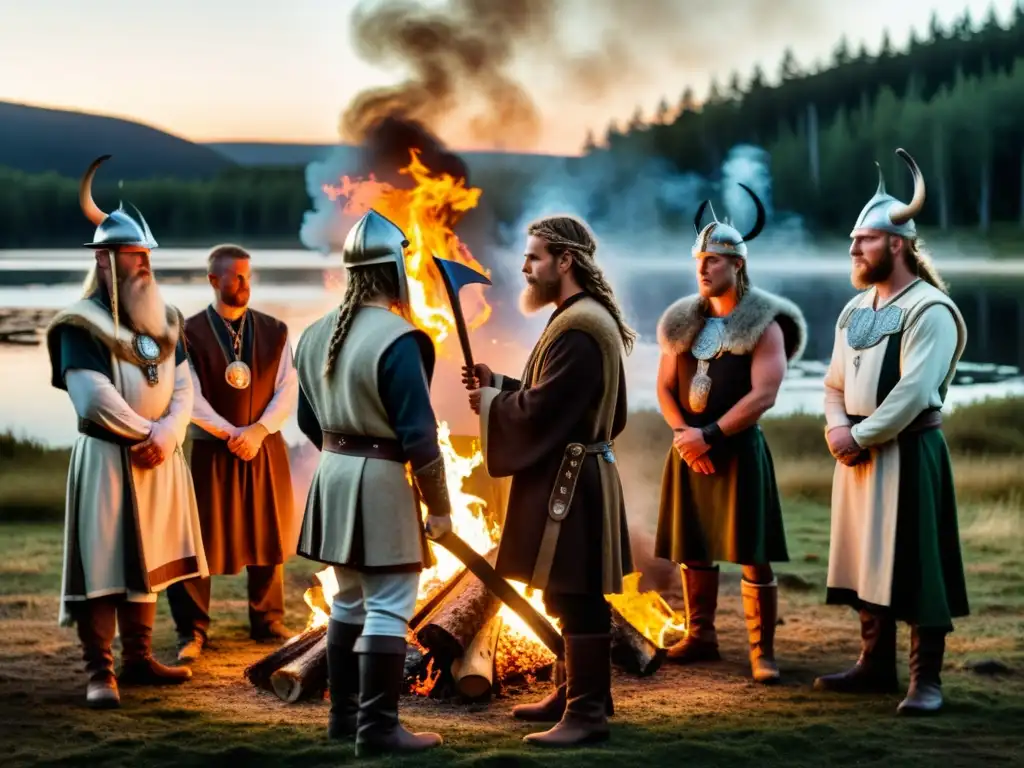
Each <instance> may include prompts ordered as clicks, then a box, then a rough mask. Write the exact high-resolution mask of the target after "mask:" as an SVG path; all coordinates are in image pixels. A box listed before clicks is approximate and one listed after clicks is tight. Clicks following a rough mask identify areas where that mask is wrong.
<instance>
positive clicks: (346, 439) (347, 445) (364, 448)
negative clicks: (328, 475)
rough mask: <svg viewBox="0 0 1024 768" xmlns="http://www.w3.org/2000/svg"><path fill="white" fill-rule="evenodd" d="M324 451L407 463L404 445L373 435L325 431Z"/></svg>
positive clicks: (389, 438) (391, 439) (392, 439)
mask: <svg viewBox="0 0 1024 768" xmlns="http://www.w3.org/2000/svg"><path fill="white" fill-rule="evenodd" d="M323 450H325V451H327V452H328V453H340V454H343V455H345V456H362V457H364V458H367V459H383V460H384V461H397V462H398V463H399V464H404V463H405V462H406V458H405V453H404V452H403V451H402V444H401V443H400V442H398V441H397V440H395V439H394V438H391V437H373V436H372V435H348V434H345V433H343V432H332V431H330V430H326V429H325V430H323Z"/></svg>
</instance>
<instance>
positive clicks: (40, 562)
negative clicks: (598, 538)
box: [0, 401, 1024, 768]
mask: <svg viewBox="0 0 1024 768" xmlns="http://www.w3.org/2000/svg"><path fill="white" fill-rule="evenodd" d="M765 432H766V434H767V435H768V440H769V443H770V445H771V448H772V451H773V453H774V455H775V460H776V466H777V469H778V473H779V478H780V483H781V485H782V487H783V491H784V495H785V521H786V528H787V534H788V537H789V545H790V553H791V558H792V559H791V562H789V563H784V564H778V566H777V572H778V573H779V575H780V583H781V585H782V586H781V615H782V619H783V623H782V625H781V626H779V628H778V634H777V642H776V649H777V655H778V658H779V663H780V666H781V669H782V672H783V675H784V682H783V684H781V685H779V686H776V687H774V688H765V687H762V686H758V685H755V684H754V683H752V682H751V681H750V680H749V669H748V666H747V661H746V648H745V640H746V636H745V630H744V627H743V620H742V614H741V606H740V598H739V582H738V574H737V572H736V569H735V568H733V567H729V566H726V567H725V568H724V574H723V582H722V595H721V600H720V604H719V607H720V620H719V631H720V635H721V640H722V644H723V656H724V659H723V661H722V662H719V663H716V664H704V665H697V666H694V667H685V668H683V667H677V666H669V665H666V666H663V667H662V668H661V669H660V670H659V671H658V672H657V673H656V674H655V675H653V676H652V677H649V678H644V679H638V678H635V677H632V676H629V675H626V674H622V673H618V672H617V673H616V677H615V680H614V694H615V699H616V715H615V717H614V718H613V721H612V724H613V734H612V741H611V742H610V743H608V744H606V745H603V746H601V747H597V748H592V749H586V750H582V749H577V750H569V751H565V752H551V751H539V750H538V749H536V748H528V747H527V746H526V745H524V744H523V743H522V741H521V737H522V736H523V735H524V734H526V733H529V732H531V731H532V730H535V729H536V728H535V727H531V726H529V725H527V724H521V723H519V722H518V721H515V720H513V719H512V718H511V716H510V710H511V707H512V706H513V705H514V704H516V703H520V702H522V701H525V700H530V699H532V698H535V697H539V696H543V695H544V694H545V693H546V691H547V685H546V684H538V685H537V686H535V687H534V689H533V690H531V691H524V692H510V693H509V694H508V695H504V696H501V697H498V698H496V699H495V700H494V701H492V702H491V703H490V704H487V705H473V706H464V705H460V704H457V703H440V702H436V701H431V700H426V699H421V698H411V697H410V698H407V699H405V700H403V719H404V721H405V722H406V723H407V724H408V725H409V726H410V727H412V728H417V729H421V730H422V729H430V730H435V731H438V732H440V733H442V734H443V735H444V737H445V739H446V743H445V746H443V747H442V748H440V749H438V750H434V751H432V752H429V753H426V754H422V755H416V756H409V757H406V758H387V759H379V760H376V761H359V760H357V759H356V758H355V757H354V752H353V750H352V747H351V746H348V745H337V744H331V743H329V742H328V741H327V740H326V738H325V728H326V718H327V704H326V703H325V702H314V703H306V704H299V705H285V704H283V703H281V702H279V701H278V700H277V699H275V698H273V697H272V696H270V695H269V694H265V693H262V692H259V691H256V690H255V689H253V688H251V687H250V686H249V685H248V684H247V683H246V682H245V680H244V679H243V677H242V670H243V669H244V667H245V666H246V664H248V663H250V662H251V661H253V660H255V659H257V658H259V657H260V656H262V655H264V654H265V653H267V651H268V650H269V648H268V647H267V646H260V645H256V644H254V643H252V642H250V641H249V640H248V633H247V627H246V623H245V622H246V618H245V617H246V603H245V584H244V577H223V578H221V579H218V580H217V581H216V582H215V585H214V603H213V609H214V626H213V630H212V631H213V636H212V638H211V640H212V646H211V647H210V649H209V650H208V652H207V654H206V655H204V657H203V658H202V659H201V660H200V661H199V662H198V663H197V664H196V665H195V678H194V679H193V680H192V681H191V682H190V683H188V684H186V685H185V686H182V687H180V688H176V689H172V690H164V691H154V690H144V689H143V690H125V691H123V692H122V701H123V705H122V708H121V709H120V710H116V711H112V712H104V713H97V712H92V711H90V710H87V709H86V708H85V707H84V706H83V705H82V702H83V698H84V683H85V678H84V674H83V673H82V672H81V662H80V660H79V650H78V645H77V642H76V638H75V635H74V632H73V630H63V629H60V628H58V627H57V626H56V615H57V601H58V597H57V590H58V586H59V582H60V564H61V548H62V526H61V524H60V522H59V521H60V519H61V515H62V512H63V492H64V477H65V467H66V462H67V455H66V453H64V452H49V451H46V450H44V449H42V448H41V447H39V446H32V445H30V444H26V443H24V442H19V441H15V440H13V439H10V438H8V439H6V440H4V439H0V509H2V510H3V517H4V518H5V519H6V520H7V521H8V522H7V523H6V524H4V525H2V526H0V722H2V723H3V727H2V731H0V733H2V735H0V754H2V755H3V758H0V764H2V765H4V766H27V765H33V766H36V765H48V766H79V765H81V766H85V765H98V766H99V765H101V766H122V765H132V766H136V765H144V766H176V767H179V768H183V767H185V766H199V765H210V766H212V765H216V764H219V763H226V764H227V765H230V766H250V765H252V766H256V765H259V766H264V765H266V766H277V765H280V766H295V768H300V767H301V768H307V767H311V766H335V765H361V764H367V765H368V764H371V763H373V764H379V765H409V766H412V765H415V766H418V767H422V768H428V767H429V766H441V765H456V766H534V765H536V766H541V765H544V766H547V765H551V766H559V765H587V766H588V767H593V768H597V766H616V767H618V766H627V765H644V766H653V765H687V766H734V765H735V766H750V765H771V766H783V765H785V766H807V767H808V768H809V767H810V766H815V767H817V766H821V765H827V764H829V763H832V764H837V765H859V766H891V765H898V766H928V767H929V768H933V766H934V765H935V764H936V763H939V762H941V764H942V765H943V767H944V768H950V767H951V766H975V765H989V764H991V765H1021V764H1022V763H1024V746H1022V744H1024V739H1022V738H1021V736H1020V734H1021V732H1022V723H1024V675H1022V674H1021V673H1022V672H1024V502H1022V501H1021V499H1022V498H1024V497H1022V495H1021V494H1022V491H1024V477H1022V476H1024V473H1022V472H1021V469H1020V468H1021V467H1022V466H1024V462H1022V461H1021V460H1022V458H1024V403H1022V402H1020V401H998V402H992V403H985V404H980V405H977V406H972V407H969V408H964V409H961V410H958V411H957V412H955V413H954V414H953V415H952V417H951V418H950V419H949V420H948V422H947V429H946V434H947V438H948V440H949V443H950V446H951V450H952V451H953V453H954V466H955V471H956V474H957V479H958V482H959V491H960V500H961V519H960V532H961V540H962V542H963V549H964V556H965V561H966V568H967V580H968V589H969V596H970V600H971V611H972V613H971V616H970V617H968V618H966V619H963V620H961V621H959V622H958V623H957V629H956V632H955V633H954V634H952V635H951V636H950V637H949V640H948V646H947V648H948V649H947V654H946V661H945V668H944V671H943V679H944V691H945V694H946V698H947V708H946V711H945V712H944V714H943V715H942V716H941V717H939V718H934V719H903V718H897V717H896V716H895V707H896V704H897V703H898V702H899V699H900V696H868V697H853V698H846V697H842V696H839V695H825V694H819V693H816V692H814V691H813V690H812V687H811V684H812V682H813V679H814V677H815V676H816V675H818V674H821V673H823V672H830V671H836V670H839V669H842V668H844V667H845V666H846V665H848V664H850V663H851V662H852V661H853V660H854V659H855V658H856V654H857V652H858V648H859V635H858V625H857V622H856V619H855V617H854V615H853V613H852V612H851V611H849V610H846V609H841V608H830V607H826V606H824V605H823V598H824V583H825V574H826V568H827V561H828V533H829V512H828V509H827V494H828V488H829V482H830V478H831V467H832V465H831V462H830V461H829V459H828V455H827V453H826V452H825V450H824V447H823V442H822V429H821V423H820V420H818V419H816V418H812V417H792V418H786V419H778V420H769V421H767V422H766V423H765ZM667 444H668V438H667V432H666V430H665V428H664V425H663V424H661V423H660V421H659V419H658V418H657V416H656V415H653V414H638V415H637V416H636V417H635V418H633V419H632V420H631V424H630V427H629V429H628V431H627V433H626V434H625V435H623V437H622V439H620V441H619V444H618V454H619V456H620V467H621V471H622V476H623V483H624V485H625V490H626V494H627V505H628V512H629V516H630V519H631V522H632V524H633V530H634V540H633V547H634V552H635V554H636V555H637V560H638V563H639V565H640V567H641V568H642V570H643V571H644V573H645V575H646V577H647V578H646V579H645V581H647V582H649V583H650V584H653V585H656V586H658V587H659V588H660V589H661V590H662V591H663V593H664V594H665V595H666V596H667V597H668V598H669V599H670V601H674V602H678V597H679V594H678V593H679V585H678V576H677V575H676V572H675V569H674V567H673V566H671V564H668V563H665V562H664V561H653V560H651V559H650V554H649V553H650V546H651V542H650V533H651V532H652V531H653V526H654V519H653V517H654V514H655V511H656V504H657V489H658V482H659V480H660V475H661V465H662V461H663V459H664V453H665V446H667ZM12 510H13V511H12ZM315 570H318V567H315V566H313V565H312V564H309V563H306V562H305V561H303V560H302V559H300V558H295V559H293V560H292V561H291V562H290V563H289V564H288V569H287V574H288V580H287V588H288V616H287V619H288V621H289V623H290V624H291V625H292V626H295V627H297V626H299V625H301V624H302V623H303V622H304V620H305V617H306V609H305V606H304V605H303V604H302V602H301V594H302V590H303V589H304V588H305V587H306V586H307V585H308V584H309V579H310V576H311V574H312V573H313V572H314V571H315ZM159 605H160V613H159V618H158V623H157V631H156V649H157V655H158V656H160V657H161V658H163V659H165V660H166V659H168V658H170V657H171V654H172V652H173V631H172V628H171V624H170V617H169V615H168V612H167V606H166V600H165V599H164V598H161V600H160V603H159ZM899 644H900V677H901V682H902V683H903V684H904V686H905V685H906V682H907V665H906V655H907V645H908V633H907V630H906V628H901V630H900V635H899ZM988 659H994V660H997V661H999V662H1002V663H1003V664H1005V665H1007V666H1008V667H1009V668H1010V669H1011V670H1013V671H1014V673H1013V674H1010V675H998V676H986V675H981V674H978V673H977V672H974V671H971V670H970V669H969V668H968V667H967V666H966V665H969V664H971V663H972V662H977V661H981V660H988Z"/></svg>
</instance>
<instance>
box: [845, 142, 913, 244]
mask: <svg viewBox="0 0 1024 768" xmlns="http://www.w3.org/2000/svg"><path fill="white" fill-rule="evenodd" d="M896 154H897V155H899V157H900V159H902V160H903V162H905V163H906V164H907V167H908V168H910V173H911V174H912V175H913V177H914V196H913V198H911V200H910V202H909V203H902V202H900V201H899V200H897V199H896V198H895V197H893V196H892V195H890V194H888V193H887V192H886V191H885V179H884V178H883V176H882V167H881V166H880V165H879V166H878V189H877V190H875V196H874V197H872V198H871V199H870V200H868V203H867V205H865V206H864V208H863V209H862V210H861V212H860V216H858V217H857V223H856V224H854V226H853V231H852V232H850V236H851V237H853V236H855V235H857V234H859V232H860V231H862V230H871V229H873V230H879V231H882V232H888V233H890V234H893V235H900V236H902V237H909V238H915V237H917V227H916V226H915V225H914V217H915V216H917V214H919V213H920V212H921V208H922V207H924V198H925V186H924V176H923V175H922V174H921V169H920V168H918V167H917V163H915V162H914V158H912V157H911V156H910V155H909V154H908V153H907V152H906V150H904V149H897V150H896ZM875 165H878V163H875Z"/></svg>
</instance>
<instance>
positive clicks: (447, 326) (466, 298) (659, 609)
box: [305, 150, 680, 695]
mask: <svg viewBox="0 0 1024 768" xmlns="http://www.w3.org/2000/svg"><path fill="white" fill-rule="evenodd" d="M401 173H403V174H405V175H407V176H410V177H411V178H412V179H413V180H414V181H415V186H414V187H413V188H412V189H397V188H395V187H392V186H391V185H389V184H386V183H382V182H378V181H377V180H376V179H375V178H373V176H372V175H371V177H370V178H369V179H366V180H353V179H350V178H349V177H348V176H345V177H343V178H342V179H341V183H340V184H339V185H338V186H331V185H326V186H324V193H325V194H327V195H328V196H329V197H330V199H331V200H332V201H337V200H339V199H341V198H344V199H345V200H346V201H347V202H346V203H345V205H344V207H343V212H344V213H346V214H351V215H354V216H357V217H358V216H362V215H363V214H364V213H366V211H367V210H369V209H370V208H371V207H372V208H374V209H375V210H377V212H378V213H380V214H382V215H384V216H387V217H388V218H389V219H391V221H393V222H394V223H395V224H396V225H397V226H399V227H400V228H401V229H402V231H403V232H405V234H406V237H407V238H408V240H409V244H410V245H409V248H407V249H406V254H405V259H406V272H407V275H408V280H409V297H410V304H411V310H412V320H413V322H414V323H415V324H416V325H417V326H418V327H420V328H422V329H423V330H424V331H425V332H426V333H427V334H429V335H430V337H431V338H432V339H433V340H434V343H435V345H437V346H440V345H441V343H442V342H443V341H444V340H445V339H446V338H447V337H448V336H449V335H450V334H451V332H452V331H453V330H454V328H455V319H454V317H453V315H452V312H451V308H450V306H449V303H448V296H447V293H446V292H445V289H444V283H443V282H442V280H441V276H440V273H439V272H438V269H437V267H436V265H435V264H434V263H433V258H432V257H433V256H434V255H437V256H440V257H441V258H445V259H451V260H454V261H459V262H461V263H463V264H465V265H466V266H468V267H470V268H472V269H475V270H477V271H479V272H482V273H484V274H488V273H487V271H486V270H484V269H483V267H481V265H480V264H479V263H478V262H477V261H476V259H474V258H473V255H472V254H471V253H470V252H469V249H468V248H467V247H466V246H465V245H464V244H463V243H462V242H461V241H460V240H459V238H458V237H457V236H456V235H455V234H454V232H453V230H452V228H453V227H454V226H455V225H456V224H457V222H458V220H459V219H460V218H461V217H462V215H463V214H464V213H465V212H466V211H468V210H470V209H472V208H474V207H475V206H476V205H477V203H478V201H479V199H480V194H481V190H479V189H474V188H467V187H466V186H465V183H464V180H462V179H454V178H452V177H451V176H449V175H447V174H442V175H440V176H434V175H432V174H431V172H430V170H429V169H428V168H427V167H426V166H425V165H424V164H423V163H422V162H421V161H420V159H419V152H418V151H416V150H412V151H411V160H410V163H409V165H408V166H406V167H405V168H404V169H402V171H401ZM482 288H483V286H480V285H471V286H467V287H466V288H465V289H464V290H463V291H462V292H461V294H460V297H461V300H462V306H463V313H464V316H465V319H466V322H467V326H468V327H469V329H473V328H478V327H480V326H481V325H483V324H484V323H485V322H487V319H488V318H489V317H490V314H491V308H490V306H489V305H488V304H487V302H486V301H485V300H484V296H483V293H482ZM438 444H439V447H440V449H441V454H442V456H443V459H444V464H445V471H446V474H447V480H448V495H449V498H450V500H451V506H452V528H453V530H454V531H455V533H456V534H457V535H458V536H460V537H461V538H462V539H464V540H465V541H466V543H467V544H469V545H470V546H471V547H472V548H473V549H474V550H476V551H477V552H478V553H480V554H481V555H486V554H487V553H488V552H490V551H491V550H492V549H493V548H494V547H495V546H496V545H497V543H498V540H499V538H500V535H501V531H500V529H499V528H498V526H497V525H496V524H491V523H489V522H488V520H487V517H486V515H485V511H486V510H485V507H486V504H485V502H484V501H483V499H480V498H478V497H476V496H473V495H471V494H469V493H467V492H465V491H464V490H463V485H464V483H465V482H466V481H467V480H468V479H469V477H470V475H471V474H472V472H473V471H474V470H475V469H476V468H477V467H478V466H480V465H481V464H482V463H483V455H482V454H481V452H480V449H479V446H478V445H477V444H476V443H474V444H473V447H472V452H471V454H470V455H468V456H463V455H461V454H459V453H458V452H457V451H456V450H455V449H454V447H453V446H452V443H451V434H450V431H449V429H448V425H447V424H446V423H445V422H443V421H441V422H439V423H438ZM410 482H411V477H410ZM422 513H423V517H424V519H425V518H426V514H427V510H426V507H425V506H424V507H423V508H422ZM430 547H431V550H432V552H433V555H434V558H435V561H436V564H435V565H434V567H432V568H430V569H427V570H424V571H423V573H422V574H421V577H420V585H419V594H418V598H419V601H420V604H421V605H422V603H423V602H424V601H426V600H428V599H429V598H430V597H431V595H433V594H434V593H435V592H436V591H437V590H438V589H441V588H442V587H443V586H444V585H445V584H446V583H447V582H448V581H449V580H450V579H452V578H453V577H455V576H456V575H457V574H458V573H459V572H460V571H461V570H462V569H463V567H464V566H463V565H462V563H461V562H459V561H458V560H457V559H456V558H455V557H454V556H453V555H451V554H450V553H449V552H448V551H447V550H445V549H444V548H442V547H438V546H435V545H434V544H433V543H432V542H431V543H430ZM316 578H317V580H318V581H319V582H320V585H319V586H315V587H311V588H310V589H308V590H307V591H306V595H305V600H306V603H307V605H309V607H310V617H309V623H308V625H307V628H311V627H314V626H321V625H323V624H326V622H327V621H328V619H329V613H330V604H331V599H332V597H333V595H334V594H335V593H336V592H337V589H338V585H337V581H336V579H335V576H334V571H333V569H331V568H327V569H324V570H323V571H321V572H319V573H317V574H316ZM636 579H637V580H638V579H639V574H636ZM511 583H512V586H513V587H514V588H515V589H516V590H517V591H519V593H520V594H522V595H524V596H525V597H526V598H527V599H528V600H529V601H530V603H531V604H532V605H533V606H534V607H535V608H537V610H538V611H539V612H540V613H541V614H542V615H544V616H546V617H547V618H548V620H550V621H551V622H552V623H553V624H555V625H556V626H557V621H556V620H555V619H553V618H552V617H551V616H549V615H548V614H547V613H546V611H545V610H544V604H543V601H542V595H541V593H540V592H538V591H529V590H527V589H526V587H525V585H524V584H522V583H519V582H511ZM627 584H628V585H630V586H631V590H627V595H623V596H622V597H621V599H618V598H619V596H613V597H614V598H615V599H612V600H611V602H612V604H613V605H615V606H616V608H617V609H619V610H620V611H621V612H622V613H623V615H624V616H626V617H627V618H628V619H629V620H630V621H631V623H634V625H635V626H637V628H638V629H640V630H641V631H642V632H643V633H644V634H645V635H646V636H647V637H648V638H649V639H650V640H652V641H653V642H656V643H658V644H659V645H661V644H662V643H663V642H664V640H665V636H666V633H671V632H674V631H676V630H678V629H679V626H680V625H679V623H678V617H677V616H675V615H674V613H673V612H672V611H671V609H668V606H667V605H664V601H661V603H658V600H660V596H658V600H656V599H654V596H656V594H657V593H646V594H644V595H640V594H639V593H637V592H636V584H637V581H636V580H633V581H627ZM500 616H501V618H502V622H503V628H502V634H501V637H500V639H499V646H498V652H499V656H500V658H499V659H497V660H496V665H497V668H498V671H499V675H500V676H501V677H503V676H504V674H505V673H506V672H511V671H519V672H522V673H525V674H529V673H531V672H533V671H535V670H537V669H540V668H541V667H543V666H545V665H547V664H550V663H552V662H553V661H554V660H555V657H554V655H553V654H552V653H551V652H550V651H549V650H548V649H547V647H545V646H544V645H543V644H542V643H541V642H540V640H539V639H538V638H537V636H536V635H535V634H534V632H533V631H532V630H531V629H530V628H529V626H527V624H526V623H525V622H524V621H523V620H522V619H521V618H520V617H519V616H518V614H516V613H515V612H513V611H512V610H511V609H510V608H509V607H508V606H506V605H502V607H501V610H500ZM430 663H431V665H432V664H433V660H431V662H430ZM438 674H440V672H439V671H438V672H436V673H435V672H434V671H433V667H432V666H430V667H428V672H427V677H426V679H424V680H423V681H420V682H418V683H417V684H416V685H415V686H414V690H415V692H417V693H420V694H421V695H422V694H426V693H429V691H430V689H431V688H432V687H433V685H434V683H435V682H436V680H437V675H438Z"/></svg>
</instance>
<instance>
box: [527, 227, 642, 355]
mask: <svg viewBox="0 0 1024 768" xmlns="http://www.w3.org/2000/svg"><path fill="white" fill-rule="evenodd" d="M526 234H527V235H531V236H533V237H540V238H543V239H544V240H545V241H546V242H547V249H548V253H550V254H551V255H552V256H555V257H559V256H562V255H564V254H566V253H568V254H569V255H570V256H571V258H572V270H573V276H574V277H575V278H576V281H577V282H578V283H579V284H580V287H581V288H582V289H583V290H584V291H586V292H587V293H589V294H590V295H591V296H593V297H594V298H595V299H596V300H597V301H599V302H600V303H601V304H602V305H603V306H604V308H605V309H607V310H608V312H609V314H611V316H612V318H613V319H614V320H615V324H616V325H617V326H618V327H619V335H620V336H621V337H622V345H623V347H624V348H625V350H626V354H629V353H630V352H631V351H632V349H633V343H634V342H635V341H636V336H637V335H636V331H634V330H633V329H632V328H630V327H629V326H628V325H626V322H625V320H624V319H623V317H622V311H621V310H620V309H619V305H618V303H617V302H616V301H615V293H614V292H613V291H612V287H611V285H609V284H608V281H607V280H606V279H605V277H604V273H603V272H602V271H601V268H600V267H598V266H597V262H596V261H595V260H594V252H595V251H596V250H597V239H596V238H595V237H594V235H593V234H592V233H591V231H590V230H589V229H588V228H587V225H586V224H584V223H583V222H582V221H580V220H579V219H576V218H574V217H572V216H549V217H547V218H543V219H538V220H536V221H534V222H533V223H531V224H530V225H529V226H528V227H527V228H526Z"/></svg>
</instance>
